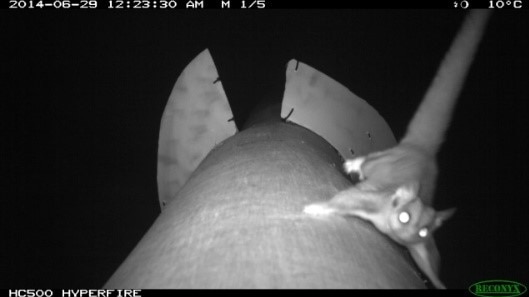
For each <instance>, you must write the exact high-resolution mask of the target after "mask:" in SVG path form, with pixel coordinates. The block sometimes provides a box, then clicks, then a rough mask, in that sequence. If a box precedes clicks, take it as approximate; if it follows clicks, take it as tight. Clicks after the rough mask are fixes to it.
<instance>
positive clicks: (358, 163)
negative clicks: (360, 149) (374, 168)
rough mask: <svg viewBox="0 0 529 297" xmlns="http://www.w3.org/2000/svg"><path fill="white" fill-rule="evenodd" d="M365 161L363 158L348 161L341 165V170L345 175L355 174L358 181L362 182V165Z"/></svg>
mask: <svg viewBox="0 0 529 297" xmlns="http://www.w3.org/2000/svg"><path fill="white" fill-rule="evenodd" d="M365 160H366V158H365V157H358V158H354V159H348V160H347V161H345V162H344V163H343V169H344V170H345V173H347V174H351V173H356V174H358V175H359V177H360V180H363V179H364V178H365V176H364V175H363V174H362V164H363V163H364V161H365Z"/></svg>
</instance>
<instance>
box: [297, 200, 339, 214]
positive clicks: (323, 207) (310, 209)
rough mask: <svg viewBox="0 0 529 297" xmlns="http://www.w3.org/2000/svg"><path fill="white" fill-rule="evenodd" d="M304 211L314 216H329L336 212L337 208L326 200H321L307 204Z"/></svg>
mask: <svg viewBox="0 0 529 297" xmlns="http://www.w3.org/2000/svg"><path fill="white" fill-rule="evenodd" d="M303 212H304V213H306V214H310V215H313V216H328V215H330V214H332V213H334V212H336V209H334V208H332V207H329V204H327V203H325V202H321V203H313V204H309V205H306V206H305V208H304V209H303Z"/></svg>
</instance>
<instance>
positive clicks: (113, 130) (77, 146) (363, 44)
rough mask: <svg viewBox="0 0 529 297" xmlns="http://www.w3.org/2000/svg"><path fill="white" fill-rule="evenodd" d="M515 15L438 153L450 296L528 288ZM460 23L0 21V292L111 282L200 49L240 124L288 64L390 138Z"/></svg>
mask: <svg viewBox="0 0 529 297" xmlns="http://www.w3.org/2000/svg"><path fill="white" fill-rule="evenodd" d="M528 16H529V15H528V14H527V13H526V12H525V11H514V10H509V11H501V12H498V13H496V14H495V15H493V18H492V19H491V22H490V24H489V27H488V30H487V33H486V35H485V39H484V41H483V43H482V44H481V46H480V50H479V53H478V56H477V58H476V61H475V63H474V66H473V68H472V70H471V72H470V74H469V77H468V80H467V83H466V84H465V88H464V90H463V92H462V94H461V97H460V102H459V105H458V107H457V110H456V113H455V117H454V120H453V123H452V126H451V128H450V130H449V132H448V136H447V141H446V144H445V145H444V146H443V149H442V151H441V153H440V156H439V163H440V170H441V174H440V178H439V182H438V191H437V198H436V199H437V201H436V207H437V208H439V209H442V208H448V207H457V208H458V212H457V213H456V216H455V217H454V218H453V219H452V220H451V221H449V222H448V223H447V224H446V225H445V226H444V227H443V228H441V229H440V230H439V231H438V233H437V238H438V245H439V248H440V251H441V255H442V258H443V269H442V275H441V278H442V279H444V280H445V281H446V284H447V285H448V286H449V287H458V288H467V287H468V286H469V285H470V284H472V283H474V282H477V281H480V280H484V279H510V280H516V281H519V282H522V283H525V284H527V283H529V272H528V269H527V268H526V265H527V264H528V263H529V256H528V254H527V250H528V247H529V245H528V243H527V240H528V239H527V220H528V216H529V214H528V212H527V211H528V207H527V203H526V201H527V199H528V194H527V193H528V191H527V190H528V189H527V188H528V187H527V185H528V182H527V164H528V163H527V157H526V152H527V147H528V146H527V139H526V138H527V135H528V133H527V132H528V129H527V128H526V124H525V119H526V118H527V117H528V115H527V112H528V111H529V110H528V108H527V106H528V105H527V102H526V100H529V94H528V92H527V84H528V75H527V74H528V70H527V68H528V66H529V63H528V59H527V53H528V52H529V44H528V36H529V34H528V32H527V29H528V28H529V23H528V21H529V18H528ZM463 17H464V12H461V11H450V10H441V11H437V10H427V11H409V10H406V11H394V10H391V11H384V10H362V11H357V10H354V11H353V10H337V11H334V10H325V11H313V10H287V11H280V10H265V11H243V10H238V11H221V10H207V11H183V10H180V11H171V12H159V11H156V12H155V11H130V10H129V11H121V12H115V11H112V12H109V11H97V12H94V11H90V12H86V11H85V12H79V11H68V12H65V11H61V12H57V11H51V10H46V11H38V12H28V11H23V12H20V11H17V12H13V11H6V10H4V11H1V12H0V28H1V29H0V30H1V32H2V46H1V50H2V62H1V63H2V65H1V69H2V70H1V71H2V77H4V78H3V79H2V88H1V91H0V92H1V93H0V94H2V95H1V98H2V99H1V106H0V108H1V110H2V122H3V124H2V132H3V133H2V134H3V135H4V136H3V137H2V147H3V150H4V153H3V154H2V161H1V162H2V171H5V172H4V173H3V176H4V178H3V179H4V182H5V183H6V184H5V186H3V187H2V191H1V196H2V199H4V201H7V202H8V203H7V206H4V207H2V208H1V209H2V229H3V232H2V234H3V236H2V248H3V251H2V267H5V268H2V270H3V271H6V272H7V277H3V278H1V280H0V284H1V287H11V288H13V287H99V286H102V285H103V284H104V282H105V281H106V280H107V279H108V278H109V277H110V275H111V274H112V273H113V271H114V270H115V269H116V268H117V267H118V265H119V264H120V263H121V262H122V261H123V260H124V258H125V257H126V256H127V254H128V253H129V252H130V251H131V250H132V248H133V247H134V245H135V244H136V243H137V242H138V241H139V239H140V238H141V236H142V235H143V234H145V232H146V231H147V230H148V228H149V226H150V225H151V224H152V222H153V221H154V220H155V218H156V217H157V215H158V213H159V207H158V201H157V190H156V160H157V157H156V156H157V141H158V130H159V123H160V119H161V115H162V112H163V109H164V107H165V104H166V101H167V99H168V96H169V94H170V92H171V89H172V87H173V84H174V83H175V81H176V79H177V77H178V75H179V74H180V72H181V71H182V70H183V69H184V67H185V66H186V65H187V64H188V63H189V62H190V61H191V60H192V59H193V58H194V57H195V56H196V55H197V54H198V53H200V52H201V51H202V50H203V49H205V48H209V49H210V51H211V53H212V55H213V58H214V60H215V63H216V65H217V69H218V71H219V73H220V76H221V79H222V81H223V84H224V87H225V90H226V93H227V95H228V98H229V100H230V103H231V106H232V109H233V111H234V114H235V117H236V119H237V121H238V122H241V121H243V119H244V118H245V117H246V115H247V113H248V111H249V110H251V109H252V107H253V106H254V105H255V104H256V103H257V101H258V99H261V98H263V94H272V96H273V94H274V93H273V92H272V93H270V89H273V88H275V87H276V86H277V84H282V83H284V74H283V73H284V72H283V71H284V66H285V64H286V62H287V61H288V60H289V59H290V58H297V59H299V60H300V61H302V62H304V63H306V64H308V65H310V66H312V67H314V68H316V69H318V70H320V71H321V72H323V73H325V74H327V75H329V76H330V77H332V78H334V79H336V80H337V81H339V82H340V83H342V84H343V85H345V86H347V87H348V88H349V89H350V90H351V91H352V92H354V93H355V94H357V95H359V96H360V97H361V98H364V99H365V100H367V101H368V102H369V103H370V104H371V105H372V106H373V107H375V108H376V109H377V110H378V111H379V113H380V114H381V115H382V116H383V117H384V118H385V119H386V121H387V122H388V123H389V125H390V126H391V128H392V129H393V131H394V133H395V135H396V137H397V138H400V137H401V136H402V134H403V132H404V129H405V127H406V124H407V121H408V120H409V119H410V118H411V116H412V115H413V112H414V110H415V108H416V107H417V105H418V103H419V100H420V99H421V97H422V95H423V92H424V91H425V89H426V88H427V86H428V84H429V82H430V79H431V78H432V77H433V75H434V73H435V70H436V67H437V65H438V63H439V62H440V60H441V58H442V57H443V54H444V52H445V51H446V49H447V48H448V46H449V44H450V42H451V40H452V38H453V36H454V34H455V32H456V31H457V29H458V28H459V25H460V23H461V21H462V20H463ZM265 98H266V97H265ZM272 99H274V98H270V100H272ZM275 99H277V98H275ZM4 264H5V265H6V266H4Z"/></svg>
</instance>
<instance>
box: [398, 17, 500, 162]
mask: <svg viewBox="0 0 529 297" xmlns="http://www.w3.org/2000/svg"><path fill="white" fill-rule="evenodd" d="M490 15H491V11H490V10H485V9H477V10H472V11H470V13H469V15H468V16H467V17H466V19H465V21H464V23H463V25H462V27H461V29H460V31H459V33H458V34H457V36H456V38H455V39H454V41H453V42H452V45H451V47H450V49H449V50H448V52H447V53H446V55H445V57H444V59H443V61H442V62H441V65H440V66H439V70H438V71H437V74H436V75H435V77H434V79H433V81H432V83H431V85H430V87H429V89H428V91H427V92H426V95H425V96H424V99H423V100H422V102H421V104H420V106H419V108H418V109H417V111H416V112H415V115H414V117H413V119H412V120H411V121H410V123H409V125H408V131H407V132H406V135H405V136H404V138H403V139H402V142H406V143H410V144H414V145H419V146H420V147H422V148H424V149H425V150H427V151H428V152H430V153H432V155H435V153H437V151H438V150H439V148H440V146H441V144H442V142H443V140H444V135H445V132H446V130H447V128H448V125H449V124H450V120H451V117H452V110H453V109H454V106H455V104H456V101H457V97H458V96H459V93H460V91H461V86H462V85H463V82H464V80H465V76H466V74H467V72H468V70H469V68H470V65H471V64H472V60H473V58H474V55H475V53H476V50H477V48H478V44H479V42H480V40H481V37H482V35H483V32H484V30H485V26H486V23H487V20H488V19H489V17H490Z"/></svg>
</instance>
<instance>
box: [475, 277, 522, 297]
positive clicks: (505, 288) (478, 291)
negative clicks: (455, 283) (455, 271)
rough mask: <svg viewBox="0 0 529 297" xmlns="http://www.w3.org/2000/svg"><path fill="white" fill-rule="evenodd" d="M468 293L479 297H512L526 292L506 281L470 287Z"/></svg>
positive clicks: (489, 282)
mask: <svg viewBox="0 0 529 297" xmlns="http://www.w3.org/2000/svg"><path fill="white" fill-rule="evenodd" d="M468 290H469V291H470V293H472V294H474V295H476V296H479V297H500V296H501V297H507V296H508V297H514V296H520V295H522V294H523V293H525V292H527V288H526V287H525V286H524V285H522V284H520V283H517V282H514V281H508V280H486V281H481V282H478V283H475V284H473V285H471V286H470V287H469V288H468Z"/></svg>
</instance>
